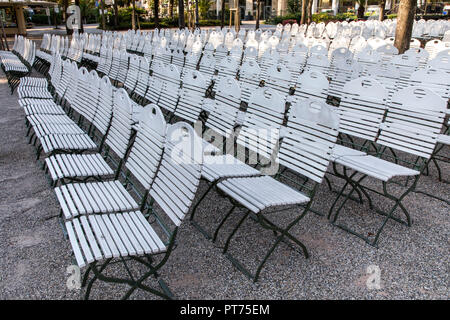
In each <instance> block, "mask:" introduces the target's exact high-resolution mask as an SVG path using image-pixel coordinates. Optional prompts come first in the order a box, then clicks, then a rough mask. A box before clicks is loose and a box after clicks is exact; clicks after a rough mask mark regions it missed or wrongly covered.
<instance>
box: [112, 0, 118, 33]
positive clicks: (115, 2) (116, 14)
mask: <svg viewBox="0 0 450 320" xmlns="http://www.w3.org/2000/svg"><path fill="white" fill-rule="evenodd" d="M113 8H114V27H115V28H116V29H117V27H118V26H119V8H118V6H117V0H114V5H113Z"/></svg>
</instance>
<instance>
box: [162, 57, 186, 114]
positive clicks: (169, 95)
mask: <svg viewBox="0 0 450 320" xmlns="http://www.w3.org/2000/svg"><path fill="white" fill-rule="evenodd" d="M180 81H181V76H180V72H179V71H178V68H177V66H176V65H174V64H169V65H167V66H166V68H165V73H164V76H163V80H162V86H161V94H160V97H159V100H158V101H159V102H158V104H159V106H160V107H161V108H164V109H166V110H168V111H170V112H174V111H175V108H176V106H177V102H178V98H179V94H180Z"/></svg>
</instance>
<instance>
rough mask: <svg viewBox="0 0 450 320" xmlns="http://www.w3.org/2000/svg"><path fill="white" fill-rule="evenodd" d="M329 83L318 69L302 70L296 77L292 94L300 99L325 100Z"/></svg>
mask: <svg viewBox="0 0 450 320" xmlns="http://www.w3.org/2000/svg"><path fill="white" fill-rule="evenodd" d="M329 86H330V83H329V82H328V79H327V77H326V76H325V75H324V74H322V73H320V72H318V71H314V70H312V71H304V72H303V73H302V74H301V75H300V76H299V77H298V79H297V83H296V86H295V92H294V96H295V97H296V98H301V99H307V98H311V99H316V100H326V99H327V96H328V87H329Z"/></svg>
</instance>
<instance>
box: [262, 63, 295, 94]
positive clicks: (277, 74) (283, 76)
mask: <svg viewBox="0 0 450 320" xmlns="http://www.w3.org/2000/svg"><path fill="white" fill-rule="evenodd" d="M291 83H292V75H291V73H290V72H289V69H288V68H287V67H286V66H285V65H284V64H282V63H278V64H275V65H272V66H271V67H269V68H268V69H267V77H266V79H265V84H264V86H267V87H270V88H272V89H274V90H277V91H278V92H279V93H280V94H281V95H283V96H285V97H286V96H287V95H288V94H289V91H290V88H291Z"/></svg>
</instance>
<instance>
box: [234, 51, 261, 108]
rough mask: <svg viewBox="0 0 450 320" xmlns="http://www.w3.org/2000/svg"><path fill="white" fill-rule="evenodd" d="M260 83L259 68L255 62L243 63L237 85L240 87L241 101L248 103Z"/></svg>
mask: <svg viewBox="0 0 450 320" xmlns="http://www.w3.org/2000/svg"><path fill="white" fill-rule="evenodd" d="M260 82H261V68H260V67H259V65H258V63H257V62H256V60H253V59H250V60H247V61H245V62H244V63H243V64H242V66H241V69H240V71H239V84H240V86H241V94H242V100H243V101H245V102H248V100H249V98H250V96H251V94H252V93H253V90H254V89H256V88H257V87H258V86H259V83H260Z"/></svg>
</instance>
